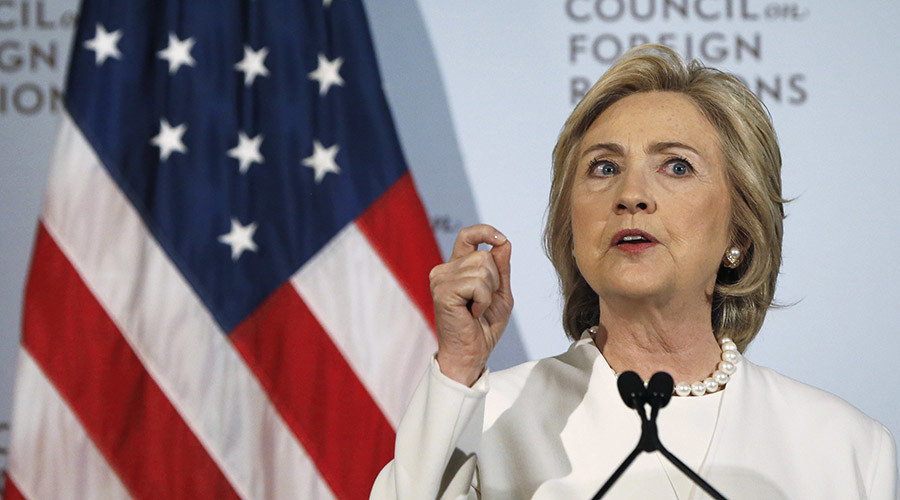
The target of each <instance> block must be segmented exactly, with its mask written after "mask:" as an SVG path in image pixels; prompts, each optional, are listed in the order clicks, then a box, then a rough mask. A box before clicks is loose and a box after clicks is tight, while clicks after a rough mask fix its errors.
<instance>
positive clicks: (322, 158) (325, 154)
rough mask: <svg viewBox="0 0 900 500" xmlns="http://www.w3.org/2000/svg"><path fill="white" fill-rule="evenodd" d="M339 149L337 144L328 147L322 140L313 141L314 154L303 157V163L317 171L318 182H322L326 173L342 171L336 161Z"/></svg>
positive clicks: (316, 178)
mask: <svg viewBox="0 0 900 500" xmlns="http://www.w3.org/2000/svg"><path fill="white" fill-rule="evenodd" d="M339 149H340V148H338V145H337V144H334V145H333V146H330V147H327V148H326V147H323V146H322V143H321V142H319V141H317V140H314V141H313V154H312V156H310V157H308V158H304V159H303V165H305V166H307V167H310V168H312V169H313V170H314V171H315V172H316V174H315V181H316V184H318V183H320V182H322V179H323V178H324V177H325V174H327V173H329V172H330V173H334V174H339V173H341V169H340V167H339V166H338V164H337V162H335V161H334V159H335V157H336V156H337V154H338V150H339Z"/></svg>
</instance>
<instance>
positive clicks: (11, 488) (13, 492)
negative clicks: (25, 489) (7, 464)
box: [3, 474, 25, 500]
mask: <svg viewBox="0 0 900 500" xmlns="http://www.w3.org/2000/svg"><path fill="white" fill-rule="evenodd" d="M3 476H4V478H5V479H6V483H5V486H4V489H3V500H25V495H23V494H22V492H20V491H19V489H18V488H16V483H14V482H13V481H12V478H10V477H9V474H3Z"/></svg>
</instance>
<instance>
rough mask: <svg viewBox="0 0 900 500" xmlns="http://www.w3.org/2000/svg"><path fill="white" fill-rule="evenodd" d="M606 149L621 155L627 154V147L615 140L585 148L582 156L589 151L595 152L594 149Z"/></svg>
mask: <svg viewBox="0 0 900 500" xmlns="http://www.w3.org/2000/svg"><path fill="white" fill-rule="evenodd" d="M604 150H605V151H609V152H610V153H613V154H617V155H619V156H622V155H624V154H625V149H624V148H623V147H622V146H620V145H618V144H616V143H614V142H602V143H599V144H594V145H592V146H589V147H587V148H585V150H584V151H582V152H581V156H584V155H586V154H588V153H593V152H594V151H604Z"/></svg>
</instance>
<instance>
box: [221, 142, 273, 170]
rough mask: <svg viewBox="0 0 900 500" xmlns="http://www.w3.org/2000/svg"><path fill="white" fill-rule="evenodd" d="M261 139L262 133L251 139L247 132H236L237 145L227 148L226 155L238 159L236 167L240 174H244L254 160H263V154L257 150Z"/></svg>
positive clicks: (261, 161)
mask: <svg viewBox="0 0 900 500" xmlns="http://www.w3.org/2000/svg"><path fill="white" fill-rule="evenodd" d="M262 140H263V136H262V134H258V135H257V136H256V137H254V138H252V139H251V138H250V137H248V136H247V134H245V133H243V132H238V145H237V146H235V147H234V148H232V149H229V150H228V156H230V157H231V158H234V159H236V160H237V161H238V169H239V170H240V172H241V173H242V174H246V173H247V170H249V169H250V166H251V165H252V164H253V163H254V162H255V163H259V164H262V163H263V162H264V159H263V155H262V153H260V152H259V147H260V146H261V145H262Z"/></svg>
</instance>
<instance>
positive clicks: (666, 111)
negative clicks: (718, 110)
mask: <svg viewBox="0 0 900 500" xmlns="http://www.w3.org/2000/svg"><path fill="white" fill-rule="evenodd" d="M718 137H719V135H718V131H717V130H716V129H715V127H713V125H712V124H711V123H710V122H709V121H708V120H707V119H706V118H705V117H704V116H703V115H702V114H701V113H700V111H699V110H698V109H697V107H696V106H695V105H694V104H693V103H692V102H691V101H690V99H689V98H688V97H686V96H684V95H682V94H679V93H675V92H645V93H640V94H634V95H631V96H628V97H625V98H623V99H621V100H619V101H617V102H616V103H615V104H613V105H612V106H610V107H609V108H608V109H607V110H606V111H604V112H603V113H602V114H601V115H600V116H599V117H597V119H596V120H595V121H594V123H593V124H591V126H590V128H589V129H588V131H587V133H585V135H584V137H583V138H582V140H581V146H580V150H579V153H578V155H579V156H578V160H577V168H578V172H577V175H576V177H575V180H574V184H573V186H572V230H573V233H574V242H575V248H574V253H575V259H576V262H577V263H578V268H579V269H580V270H581V274H582V275H583V276H584V277H585V279H586V280H587V282H588V284H590V285H591V287H592V288H593V289H594V291H596V292H597V294H598V295H599V296H600V297H601V299H602V300H603V299H605V300H609V299H612V298H614V297H627V298H632V299H636V298H645V299H647V298H649V299H659V300H660V301H661V303H665V301H668V300H669V299H671V298H673V297H676V296H678V297H680V298H682V299H685V298H686V299H689V300H693V299H694V298H696V299H700V300H710V298H711V297H712V293H713V288H714V286H715V281H716V274H717V272H718V269H719V265H720V264H721V261H722V256H723V255H724V253H725V250H726V248H727V247H728V246H729V244H730V238H729V221H730V217H731V203H730V197H729V190H728V185H727V181H726V178H725V172H724V164H723V157H722V154H721V151H720V148H719V139H718Z"/></svg>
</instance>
